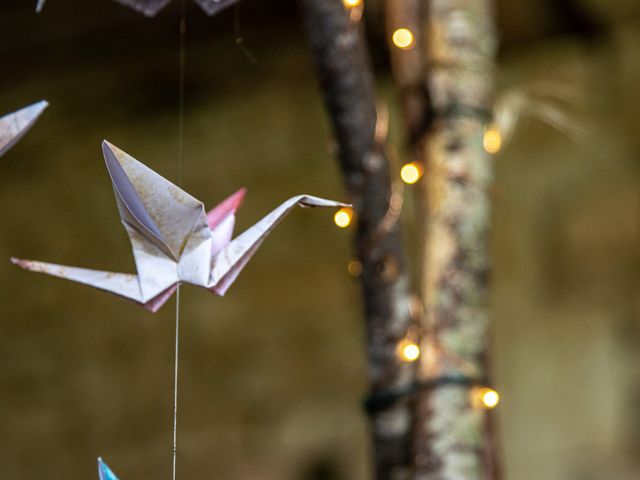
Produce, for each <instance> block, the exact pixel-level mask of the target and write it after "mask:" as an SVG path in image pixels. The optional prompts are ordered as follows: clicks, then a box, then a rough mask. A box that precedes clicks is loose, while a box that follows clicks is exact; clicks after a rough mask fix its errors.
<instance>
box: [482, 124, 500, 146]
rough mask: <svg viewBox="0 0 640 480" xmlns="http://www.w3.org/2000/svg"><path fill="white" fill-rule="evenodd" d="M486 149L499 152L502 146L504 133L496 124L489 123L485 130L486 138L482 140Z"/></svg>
mask: <svg viewBox="0 0 640 480" xmlns="http://www.w3.org/2000/svg"><path fill="white" fill-rule="evenodd" d="M482 144H483V145H484V149H485V150H486V151H487V153H498V152H499V151H500V148H502V135H500V131H499V130H498V128H497V127H496V126H495V125H489V126H488V127H487V128H485V130H484V138H483V140H482Z"/></svg>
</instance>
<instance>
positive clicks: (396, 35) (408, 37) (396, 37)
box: [391, 28, 413, 50]
mask: <svg viewBox="0 0 640 480" xmlns="http://www.w3.org/2000/svg"><path fill="white" fill-rule="evenodd" d="M391 40H392V41H393V44H394V45H395V46H396V47H398V48H401V49H402V50H410V49H411V48H413V33H412V32H411V30H409V29H408V28H398V29H397V30H396V31H395V32H393V35H392V36H391Z"/></svg>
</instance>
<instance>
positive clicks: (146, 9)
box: [116, 0, 240, 17]
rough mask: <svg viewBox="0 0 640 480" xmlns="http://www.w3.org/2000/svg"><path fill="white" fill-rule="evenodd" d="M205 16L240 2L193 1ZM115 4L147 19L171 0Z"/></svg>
mask: <svg viewBox="0 0 640 480" xmlns="http://www.w3.org/2000/svg"><path fill="white" fill-rule="evenodd" d="M195 1H196V3H197V4H198V5H200V7H201V8H202V10H204V11H205V12H206V13H207V15H210V16H213V15H215V14H216V13H218V12H219V11H220V10H223V9H225V8H227V7H229V6H231V5H233V4H234V3H238V2H239V1H240V0H195ZM116 2H118V3H121V4H122V5H126V6H127V7H130V8H133V9H134V10H136V11H138V12H140V13H142V14H143V15H146V16H147V17H155V16H156V15H157V14H158V12H159V11H160V10H162V9H163V8H164V7H166V6H167V5H168V4H169V2H171V0H116Z"/></svg>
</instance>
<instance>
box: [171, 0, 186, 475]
mask: <svg viewBox="0 0 640 480" xmlns="http://www.w3.org/2000/svg"><path fill="white" fill-rule="evenodd" d="M186 17H187V16H186V2H185V0H180V25H179V29H180V47H179V49H180V51H179V54H178V56H179V58H178V68H179V81H178V82H179V85H178V90H179V92H178V185H181V184H182V157H183V152H184V90H185V70H186V33H187V19H186ZM179 359H180V283H178V285H177V287H176V332H175V360H174V370H173V452H172V453H173V455H172V456H173V474H172V479H173V480H176V458H177V451H178V367H179Z"/></svg>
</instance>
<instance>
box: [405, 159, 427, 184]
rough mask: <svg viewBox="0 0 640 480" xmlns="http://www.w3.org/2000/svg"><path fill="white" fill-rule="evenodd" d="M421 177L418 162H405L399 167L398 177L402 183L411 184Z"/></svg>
mask: <svg viewBox="0 0 640 480" xmlns="http://www.w3.org/2000/svg"><path fill="white" fill-rule="evenodd" d="M420 177H422V165H420V164H419V163H418V162H411V163H407V164H405V165H403V166H402V168H401V169H400V178H402V181H403V182H404V183H407V184H409V185H413V184H414V183H416V182H417V181H418V180H420Z"/></svg>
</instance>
